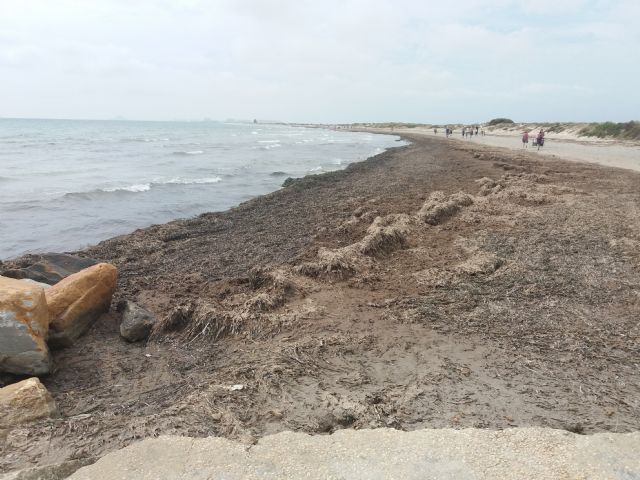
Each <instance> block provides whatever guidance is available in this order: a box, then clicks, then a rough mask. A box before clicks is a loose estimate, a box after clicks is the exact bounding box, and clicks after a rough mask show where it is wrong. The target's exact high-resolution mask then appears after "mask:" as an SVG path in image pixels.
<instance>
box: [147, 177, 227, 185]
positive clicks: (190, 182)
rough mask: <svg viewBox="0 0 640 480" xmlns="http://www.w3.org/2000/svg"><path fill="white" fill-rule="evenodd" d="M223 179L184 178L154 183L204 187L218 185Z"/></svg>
mask: <svg viewBox="0 0 640 480" xmlns="http://www.w3.org/2000/svg"><path fill="white" fill-rule="evenodd" d="M221 181H222V178H221V177H205V178H182V177H174V178H171V179H169V180H167V181H164V182H154V183H158V184H169V185H202V184H208V183H218V182H221Z"/></svg>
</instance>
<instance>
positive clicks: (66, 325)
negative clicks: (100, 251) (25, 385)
mask: <svg viewBox="0 0 640 480" xmlns="http://www.w3.org/2000/svg"><path fill="white" fill-rule="evenodd" d="M116 280H117V270H116V267H114V266H113V265H110V264H107V263H99V264H97V265H93V266H91V267H89V268H85V269H83V270H80V271H78V272H76V273H73V274H71V275H68V276H67V277H66V278H64V279H63V280H61V281H60V282H58V283H56V284H55V285H53V286H51V287H49V288H46V289H45V288H43V286H42V285H40V284H38V283H37V282H34V281H25V280H17V279H14V278H7V277H1V276H0V371H5V372H9V373H14V374H18V375H44V374H47V373H49V372H50V370H51V366H52V361H51V354H50V353H49V347H50V346H51V347H59V346H69V345H71V344H72V343H73V342H74V341H75V340H77V339H78V338H79V337H80V336H81V335H82V334H83V333H84V332H85V331H86V330H87V329H88V328H89V327H90V326H91V324H92V323H93V322H95V321H96V320H97V319H98V318H99V317H100V315H102V314H103V313H104V312H106V311H108V310H109V307H110V305H111V298H112V296H113V293H114V291H115V289H116Z"/></svg>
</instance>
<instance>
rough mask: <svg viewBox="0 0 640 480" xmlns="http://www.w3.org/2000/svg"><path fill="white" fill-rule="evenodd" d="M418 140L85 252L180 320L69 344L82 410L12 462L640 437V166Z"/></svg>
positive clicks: (67, 397)
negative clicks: (317, 443) (328, 439)
mask: <svg viewBox="0 0 640 480" xmlns="http://www.w3.org/2000/svg"><path fill="white" fill-rule="evenodd" d="M406 137H407V139H408V140H410V141H411V142H412V144H411V145H409V146H406V147H400V148H397V149H393V150H390V151H388V152H385V153H383V154H381V155H378V156H376V157H373V158H371V159H369V160H367V161H365V162H361V163H358V164H354V165H352V166H350V167H349V168H347V169H346V170H344V171H340V172H332V173H329V174H325V175H319V176H311V177H306V178H304V179H301V180H297V181H292V182H288V186H287V187H286V188H283V189H281V190H279V191H277V192H274V193H272V194H269V195H266V196H263V197H259V198H256V199H254V200H252V201H249V202H247V203H244V204H242V205H240V206H239V207H237V208H234V209H231V210H229V211H227V212H221V213H211V214H205V215H202V216H200V217H197V218H195V219H191V220H180V221H176V222H171V223H169V224H165V225H157V226H152V227H149V228H147V229H143V230H138V231H136V232H133V233H132V234H130V235H125V236H122V237H117V238H114V239H111V240H107V241H105V242H102V243H101V244H99V245H97V246H96V247H93V248H91V249H89V250H87V251H86V252H84V253H86V254H88V255H90V256H93V257H95V258H97V259H99V260H102V261H109V262H112V263H114V264H116V265H117V266H118V268H119V269H120V280H119V288H118V291H117V295H116V297H117V298H116V299H115V301H117V300H118V299H121V298H128V299H131V300H134V301H136V302H138V303H140V304H142V305H144V306H146V307H148V308H150V309H152V310H153V311H154V312H155V313H156V315H157V316H158V317H159V318H161V319H162V328H161V329H159V330H158V332H156V333H157V334H156V336H155V338H154V339H153V340H151V341H149V342H148V343H146V344H129V343H126V342H124V341H123V340H122V339H120V338H119V336H118V318H117V314H115V313H114V314H111V315H109V316H105V317H103V318H102V319H101V321H99V322H98V323H97V324H96V325H95V327H94V328H93V329H92V330H91V331H90V332H89V333H88V334H87V335H86V336H85V337H84V338H83V339H82V341H80V342H78V343H77V344H76V345H74V346H73V347H71V348H68V349H66V350H60V351H57V352H56V353H55V361H56V365H57V369H56V371H55V372H54V373H53V374H52V375H50V376H49V377H47V378H45V379H44V383H45V385H46V386H47V388H48V389H49V390H50V391H51V393H52V395H53V396H54V398H55V400H56V402H57V403H58V405H59V407H60V410H61V412H62V417H61V418H58V419H52V420H46V421H41V422H38V423H35V424H33V425H30V426H25V427H23V428H19V429H16V430H13V431H12V432H10V433H8V434H6V433H5V435H6V437H5V438H4V441H3V442H2V443H0V445H1V446H0V449H1V450H0V469H2V470H5V471H6V470H10V469H15V468H19V467H24V466H27V465H29V464H46V463H50V462H53V461H61V460H64V459H67V458H86V457H95V456H100V455H103V454H105V453H107V452H109V451H112V450H114V449H116V448H120V447H122V446H125V445H128V444H130V443H132V442H134V441H136V440H139V439H141V438H146V437H154V436H157V435H160V434H179V435H188V436H198V437H199V436H209V435H216V436H224V437H228V438H233V439H239V440H241V441H244V442H247V443H251V442H253V441H255V439H257V438H260V437H262V436H264V435H266V434H270V433H275V432H279V431H282V430H294V431H303V432H309V433H317V434H324V433H330V432H333V431H335V430H338V429H342V428H371V427H393V428H398V429H403V430H414V429H419V428H425V427H452V428H463V427H481V428H490V429H501V428H506V427H509V426H547V427H553V428H561V429H567V430H571V431H574V432H580V433H594V432H602V431H615V432H626V431H633V430H637V429H638V428H639V426H640V370H639V369H638V365H637V363H638V362H637V358H638V344H639V343H638V341H639V340H640V327H639V324H638V321H637V319H638V317H639V315H640V301H639V299H638V293H637V292H638V291H640V216H639V215H638V205H640V175H638V174H636V173H634V172H629V171H628V170H622V169H614V168H607V167H603V166H599V165H595V164H586V163H576V162H568V161H563V160H560V159H557V158H554V157H549V156H544V155H538V154H532V153H522V152H519V151H511V150H506V149H500V148H496V147H493V146H486V145H479V144H475V143H472V142H465V143H463V142H462V141H447V140H444V139H442V138H434V137H432V136H425V135H407V136H406ZM437 192H441V193H437ZM458 192H463V193H462V194H458ZM450 195H454V196H453V197H450ZM234 386H235V387H234Z"/></svg>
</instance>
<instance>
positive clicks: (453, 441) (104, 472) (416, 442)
mask: <svg viewBox="0 0 640 480" xmlns="http://www.w3.org/2000/svg"><path fill="white" fill-rule="evenodd" d="M69 478H70V479H72V480H120V479H127V480H142V479H145V480H165V479H166V480H177V479H182V480H196V479H197V480H205V479H225V480H235V479H238V480H239V479H284V478H287V479H288V478H291V479H302V478H304V479H336V480H337V479H367V480H376V479H424V480H426V479H455V480H465V479H474V480H475V479H489V478H491V479H519V480H520V479H545V480H549V479H583V480H584V479H598V480H605V479H618V480H633V479H640V432H634V433H626V434H609V433H601V434H596V435H590V436H582V435H576V434H573V433H569V432H566V431H561V430H550V429H543V428H515V429H510V430H504V431H491V430H478V429H467V430H451V429H445V430H419V431H414V432H402V431H397V430H390V429H378V430H358V431H356V430H341V431H338V432H336V433H335V434H333V435H316V436H309V435H306V434H303V433H292V432H283V433H279V434H276V435H272V436H268V437H265V438H262V439H261V440H260V441H259V442H258V444H257V445H253V446H250V447H249V446H245V445H242V444H240V443H236V442H232V441H229V440H226V439H223V438H202V439H193V438H186V437H169V436H165V437H159V438H157V439H148V440H144V441H142V442H140V443H137V444H134V445H131V446H129V447H127V448H125V449H123V450H120V451H116V452H113V453H110V454H109V455H106V456H105V457H103V458H102V459H100V460H99V461H98V462H96V463H95V464H93V465H90V466H87V467H84V468H81V469H80V470H78V471H77V472H76V473H75V474H73V475H72V476H71V477H69Z"/></svg>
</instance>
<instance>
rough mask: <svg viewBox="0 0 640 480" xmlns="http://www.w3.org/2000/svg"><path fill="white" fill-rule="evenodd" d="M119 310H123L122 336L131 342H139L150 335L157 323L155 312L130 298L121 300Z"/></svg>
mask: <svg viewBox="0 0 640 480" xmlns="http://www.w3.org/2000/svg"><path fill="white" fill-rule="evenodd" d="M118 310H119V311H120V312H122V322H121V323H120V335H121V336H122V338H124V339H125V340H128V341H129V342H137V341H140V340H144V339H146V338H147V337H149V335H150V334H151V330H152V329H153V326H154V325H155V323H156V317H155V316H154V315H153V313H151V312H149V311H148V310H145V309H144V308H142V307H140V306H138V305H136V304H135V303H133V302H130V301H129V300H125V301H123V302H121V303H120V304H119V305H118Z"/></svg>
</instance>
